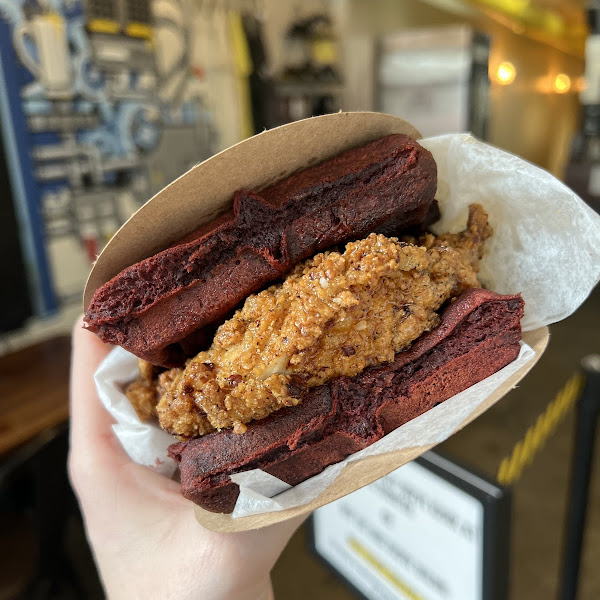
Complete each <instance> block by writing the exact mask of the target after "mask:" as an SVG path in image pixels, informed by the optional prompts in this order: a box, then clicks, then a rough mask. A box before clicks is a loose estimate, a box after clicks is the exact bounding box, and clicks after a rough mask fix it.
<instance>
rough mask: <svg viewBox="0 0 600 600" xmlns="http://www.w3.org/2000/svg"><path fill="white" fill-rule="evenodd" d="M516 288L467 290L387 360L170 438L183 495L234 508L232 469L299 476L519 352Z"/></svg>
mask: <svg viewBox="0 0 600 600" xmlns="http://www.w3.org/2000/svg"><path fill="white" fill-rule="evenodd" d="M523 305H524V303H523V300H522V298H521V297H520V296H501V295H499V294H496V293H494V292H490V291H487V290H483V289H475V290H469V291H468V292H465V293H464V294H462V295H461V296H460V297H459V298H457V299H456V300H455V301H454V302H453V303H452V304H451V305H450V306H449V307H448V308H447V309H446V310H445V312H444V314H443V315H442V319H441V322H440V324H439V325H438V326H437V327H436V328H435V329H433V330H431V331H430V332H428V333H426V334H424V335H423V336H422V337H421V338H420V339H419V340H418V341H417V342H416V343H414V344H413V346H412V347H411V348H410V349H409V350H407V351H405V352H399V353H398V354H396V356H395V359H394V361H393V362H391V363H386V364H384V365H381V366H379V367H373V368H369V369H366V370H365V371H363V372H362V373H361V374H359V375H357V376H355V377H352V378H347V377H340V378H338V379H334V380H332V381H330V382H329V383H327V384H326V385H322V386H319V387H316V388H312V389H311V390H310V391H309V392H308V393H307V394H306V396H305V397H304V400H303V402H302V403H301V404H300V405H298V406H294V407H290V408H284V409H281V410H279V411H277V412H275V413H273V414H272V415H270V416H269V417H267V418H265V419H262V420H260V421H253V422H251V423H249V424H248V429H247V431H246V432H245V433H243V434H235V433H233V432H232V431H229V430H228V431H221V432H217V433H213V434H210V435H207V436H204V437H201V438H198V439H194V440H189V441H185V442H180V443H177V444H173V445H172V446H171V447H170V448H169V455H170V456H172V457H173V458H174V459H176V460H177V461H178V462H179V466H180V470H181V487H182V493H183V495H184V496H185V497H186V498H188V499H190V500H192V501H193V502H195V503H196V504H198V505H199V506H201V507H202V508H204V509H206V510H209V511H212V512H220V513H230V512H232V511H233V508H234V507H235V502H236V500H237V497H238V494H239V488H238V486H237V484H235V483H234V482H232V481H231V479H230V475H232V474H233V473H238V472H240V471H247V470H249V469H256V468H260V469H262V470H263V471H266V472H267V473H270V474H271V475H274V476H275V477H278V478H279V479H281V480H283V481H285V482H286V483H288V484H290V485H296V484H298V483H300V482H301V481H304V480H305V479H308V478H309V477H312V476H313V475H316V474H318V473H320V472H321V471H322V470H323V469H324V468H325V467H327V466H328V465H331V464H333V463H336V462H339V461H341V460H343V459H344V458H345V457H346V456H348V455H350V454H352V453H354V452H357V451H358V450H361V449H362V448H365V447H366V446H369V445H370V444H373V443H374V442H376V441H377V440H379V439H381V438H382V437H383V436H384V435H386V434H387V433H389V432H390V431H392V430H394V429H396V428H397V427H400V426H401V425H403V424H404V423H406V422H407V421H410V420H411V419H414V418H415V417H417V416H419V415H421V414H423V413H424V412H426V411H427V410H429V409H430V408H432V407H433V406H435V405H436V404H439V403H440V402H443V401H444V400H447V399H448V398H450V397H452V396H454V395H455V394H457V393H459V392H461V391H462V390H464V389H466V388H468V387H470V386H471V385H474V384H475V383H477V382H478V381H481V380H482V379H485V378H486V377H488V376H489V375H492V374H493V373H495V372H496V371H498V370H500V369H501V368H502V367H504V366H506V365H507V364H508V363H510V362H512V361H513V360H514V359H515V358H516V357H517V355H518V354H519V348H520V346H519V342H520V340H521V326H520V320H521V317H522V316H523Z"/></svg>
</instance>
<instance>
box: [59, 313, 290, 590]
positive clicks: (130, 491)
mask: <svg viewBox="0 0 600 600" xmlns="http://www.w3.org/2000/svg"><path fill="white" fill-rule="evenodd" d="M109 349H110V347H109V346H107V345H105V344H103V343H102V342H100V341H99V340H98V339H97V337H96V336H94V335H93V334H91V333H89V332H87V331H85V330H83V329H82V327H81V322H78V323H77V324H76V325H75V329H74V334H73V356H72V365H71V452H70V456H69V472H70V476H71V481H72V484H73V487H74V489H75V490H76V493H77V496H78V498H79V502H80V505H81V509H82V512H83V515H84V518H85V525H86V530H87V533H88V538H89V541H90V544H91V546H92V548H93V551H94V555H95V558H96V563H97V565H98V569H99V572H100V576H101V578H102V581H103V584H104V586H105V590H106V593H107V597H108V598H111V599H113V598H144V597H146V598H165V599H166V598H178V600H184V599H185V598H204V599H206V600H209V599H215V600H216V599H220V598H236V599H238V598H239V599H244V598H248V599H250V598H251V599H253V600H254V599H256V598H265V599H266V598H270V597H272V589H271V583H270V579H269V572H270V570H271V569H272V567H273V565H274V564H275V561H276V560H277V558H278V557H279V555H280V553H281V551H282V550H283V548H284V547H285V545H286V544H287V542H288V540H289V538H290V537H291V535H292V533H293V532H294V531H295V530H296V528H297V527H298V526H299V524H300V522H301V519H292V520H289V521H285V522H284V523H281V524H278V525H273V526H270V527H266V528H263V529H260V530H258V531H251V532H246V533H235V534H220V533H214V532H212V531H208V530H206V529H204V528H203V527H202V526H201V525H199V524H198V522H197V521H196V518H195V516H194V512H193V511H192V510H190V506H189V503H188V501H187V500H185V499H184V498H183V497H182V496H181V494H180V490H179V484H177V483H176V482H174V481H171V480H170V479H168V478H166V477H164V476H161V475H158V474H157V473H155V472H153V471H151V470H150V469H148V468H146V467H143V466H141V465H137V464H135V463H133V462H132V461H131V459H129V457H128V456H127V454H126V453H125V451H124V450H123V449H122V447H121V445H120V443H119V441H118V440H117V439H116V437H115V436H114V434H113V432H112V427H111V426H112V424H113V421H112V418H111V417H110V415H109V413H108V412H107V411H106V410H105V408H104V407H103V406H102V404H101V403H100V400H99V399H98V397H97V395H96V391H95V386H94V382H93V375H94V372H95V371H96V369H97V367H98V365H99V364H100V361H101V360H102V359H103V358H104V357H105V356H106V354H107V353H108V351H109Z"/></svg>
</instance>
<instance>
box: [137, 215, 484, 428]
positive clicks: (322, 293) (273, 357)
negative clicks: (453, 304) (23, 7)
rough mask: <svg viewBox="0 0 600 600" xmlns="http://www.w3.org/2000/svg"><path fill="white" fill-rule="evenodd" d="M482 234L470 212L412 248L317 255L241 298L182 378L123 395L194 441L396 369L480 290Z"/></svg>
mask: <svg viewBox="0 0 600 600" xmlns="http://www.w3.org/2000/svg"><path fill="white" fill-rule="evenodd" d="M490 235H491V228H490V227H489V225H488V223H487V215H486V214H485V212H484V211H483V209H482V207H481V206H479V205H471V207H470V209H469V218H468V222H467V227H466V229H465V230H464V231H463V232H461V233H458V234H445V235H441V236H434V235H432V234H425V235H424V236H422V237H420V238H417V239H414V238H406V239H405V240H404V241H400V240H398V239H397V238H388V237H385V236H383V235H377V234H371V235H369V236H368V237H367V238H365V239H363V240H359V241H356V242H351V243H349V244H347V246H346V248H345V251H344V252H343V253H341V252H336V251H330V252H324V253H322V254H318V255H316V256H315V257H313V258H312V259H310V260H307V261H305V262H304V263H302V264H300V265H298V266H297V267H296V268H295V269H294V270H293V271H292V272H291V273H290V274H289V275H288V276H287V277H286V279H285V280H284V281H283V283H281V284H278V285H273V286H271V287H269V288H267V289H266V290H264V291H262V292H260V293H258V294H254V295H252V296H249V297H248V298H247V299H246V301H245V303H244V305H243V306H242V308H241V309H239V310H238V311H237V312H236V313H235V314H234V316H233V317H232V318H231V319H229V320H228V321H226V322H225V323H223V325H221V326H220V327H219V329H218V330H217V332H216V335H215V337H214V340H213V343H212V345H211V346H210V348H208V350H206V351H204V352H200V353H199V354H198V355H197V356H196V357H194V358H193V359H191V360H189V361H188V362H187V363H186V365H185V368H176V369H171V370H169V371H165V372H163V373H162V374H160V375H159V376H158V380H156V378H154V377H152V376H151V375H149V373H148V371H146V373H145V377H142V378H140V380H138V381H137V382H134V383H133V384H132V385H131V386H130V387H129V388H128V390H127V395H128V397H129V398H130V400H131V401H132V404H134V406H135V407H136V410H138V413H140V416H141V413H142V412H143V413H144V415H145V416H148V414H149V412H148V406H149V403H150V402H151V400H150V399H151V398H154V402H156V400H157V399H158V405H157V406H156V412H157V414H158V418H159V421H160V424H161V426H162V427H163V428H164V429H165V430H166V431H168V432H169V433H172V434H174V435H177V436H180V437H182V438H192V437H199V436H202V435H204V434H206V433H210V432H212V431H215V430H219V429H225V428H233V429H234V431H235V432H239V433H243V432H244V431H245V429H246V427H245V425H244V424H245V423H248V422H249V421H251V420H254V419H262V418H264V417H266V416H268V415H269V414H270V413H272V412H273V411H276V410H278V409H280V408H282V407H284V406H291V405H296V404H298V403H299V402H301V401H302V395H303V391H305V390H307V389H308V388H311V387H314V386H318V385H322V384H324V383H326V382H328V381H330V380H331V379H334V378H336V377H341V376H346V377H353V376H355V375H357V374H359V373H361V372H362V371H363V370H364V369H365V368H366V367H370V366H376V365H380V364H382V363H384V362H390V361H392V360H393V358H394V355H395V354H396V353H397V352H400V351H402V350H405V349H407V348H408V347H409V346H410V345H411V343H412V342H413V341H414V340H416V339H417V338H418V337H419V336H420V335H421V334H422V333H423V332H425V331H428V330H430V329H431V328H433V327H434V326H435V325H437V323H438V321H439V316H438V313H437V311H438V310H439V309H440V308H441V307H442V305H444V304H445V303H446V302H447V301H449V300H451V299H453V298H456V297H457V296H458V295H460V294H461V293H462V292H463V291H465V290H467V289H470V288H475V287H481V285H480V283H479V281H478V279H477V272H478V269H479V262H480V260H481V257H482V255H483V244H484V242H485V240H486V239H487V238H488V237H489V236H490Z"/></svg>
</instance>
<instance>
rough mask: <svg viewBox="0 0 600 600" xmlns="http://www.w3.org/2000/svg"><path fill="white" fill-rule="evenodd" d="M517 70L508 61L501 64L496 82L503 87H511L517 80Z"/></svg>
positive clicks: (497, 71)
mask: <svg viewBox="0 0 600 600" xmlns="http://www.w3.org/2000/svg"><path fill="white" fill-rule="evenodd" d="M516 76H517V70H516V69H515V66H514V65H513V64H512V63H511V62H508V61H505V62H501V63H500V64H499V65H498V69H497V70H496V80H497V81H498V83H500V84H502V85H509V84H510V83H512V82H513V81H514V80H515V77H516Z"/></svg>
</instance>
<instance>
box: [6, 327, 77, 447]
mask: <svg viewBox="0 0 600 600" xmlns="http://www.w3.org/2000/svg"><path fill="white" fill-rule="evenodd" d="M70 354H71V339H70V337H68V336H62V337H56V338H52V339H50V340H47V341H45V342H41V343H39V344H36V345H34V346H30V347H28V348H25V349H23V350H19V351H17V352H14V353H12V354H7V355H5V356H0V455H2V454H4V453H6V452H8V451H10V450H12V449H13V448H16V447H17V446H19V445H20V444H23V443H24V442H27V441H28V440H31V439H33V438H34V437H35V436H36V435H38V434H39V433H41V432H42V431H44V430H45V429H47V428H49V427H54V426H55V425H58V424H60V423H62V422H64V421H66V420H67V419H68V418H69V360H70Z"/></svg>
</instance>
